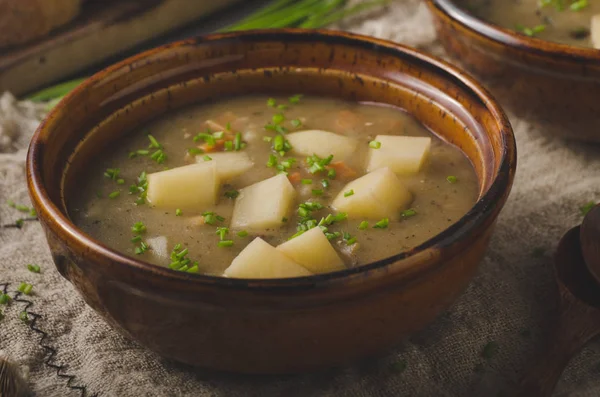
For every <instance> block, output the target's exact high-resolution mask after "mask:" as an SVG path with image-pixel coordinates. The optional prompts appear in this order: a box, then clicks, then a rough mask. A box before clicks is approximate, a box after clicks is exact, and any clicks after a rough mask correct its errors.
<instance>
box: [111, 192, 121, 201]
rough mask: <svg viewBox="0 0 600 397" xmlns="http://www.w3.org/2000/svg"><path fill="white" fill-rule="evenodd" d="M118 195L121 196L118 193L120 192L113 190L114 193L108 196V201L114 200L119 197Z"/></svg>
mask: <svg viewBox="0 0 600 397" xmlns="http://www.w3.org/2000/svg"><path fill="white" fill-rule="evenodd" d="M120 194H121V192H120V191H118V190H115V191H114V192H112V193H110V194H109V195H108V198H110V199H115V198H117V197H119V195H120Z"/></svg>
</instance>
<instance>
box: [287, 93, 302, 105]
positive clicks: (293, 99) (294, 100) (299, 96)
mask: <svg viewBox="0 0 600 397" xmlns="http://www.w3.org/2000/svg"><path fill="white" fill-rule="evenodd" d="M302 96H303V95H302V94H296V95H294V96H291V97H289V98H288V101H289V102H290V103H293V104H296V103H298V102H300V99H302Z"/></svg>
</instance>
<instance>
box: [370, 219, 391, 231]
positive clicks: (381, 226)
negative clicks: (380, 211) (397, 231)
mask: <svg viewBox="0 0 600 397" xmlns="http://www.w3.org/2000/svg"><path fill="white" fill-rule="evenodd" d="M389 224H390V220H389V219H388V218H383V219H382V220H380V221H379V222H377V223H375V226H373V228H374V229H385V228H387V227H388V225H389Z"/></svg>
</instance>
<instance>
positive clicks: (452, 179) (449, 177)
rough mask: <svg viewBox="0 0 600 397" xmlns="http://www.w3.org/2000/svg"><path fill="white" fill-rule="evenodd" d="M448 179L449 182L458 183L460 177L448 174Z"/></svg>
mask: <svg viewBox="0 0 600 397" xmlns="http://www.w3.org/2000/svg"><path fill="white" fill-rule="evenodd" d="M446 180H447V181H448V183H456V182H458V178H457V177H455V176H454V175H448V176H447V177H446Z"/></svg>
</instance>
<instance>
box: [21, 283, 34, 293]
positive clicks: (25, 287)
mask: <svg viewBox="0 0 600 397" xmlns="http://www.w3.org/2000/svg"><path fill="white" fill-rule="evenodd" d="M32 290H33V285H31V284H28V283H21V284H20V285H19V287H18V288H17V291H19V292H22V293H24V294H25V295H31V291H32Z"/></svg>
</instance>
